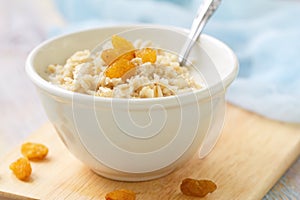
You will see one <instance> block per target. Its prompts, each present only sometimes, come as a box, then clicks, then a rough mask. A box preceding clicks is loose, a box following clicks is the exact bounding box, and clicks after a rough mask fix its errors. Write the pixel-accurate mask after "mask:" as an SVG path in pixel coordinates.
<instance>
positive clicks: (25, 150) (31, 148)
mask: <svg viewBox="0 0 300 200" xmlns="http://www.w3.org/2000/svg"><path fill="white" fill-rule="evenodd" d="M21 153H22V154H23V156H25V157H26V158H28V159H29V160H42V159H44V158H45V157H46V156H47V154H48V148H47V147H46V146H45V145H43V144H38V143H31V142H27V143H24V144H22V147H21Z"/></svg>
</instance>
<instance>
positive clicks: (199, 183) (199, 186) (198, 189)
mask: <svg viewBox="0 0 300 200" xmlns="http://www.w3.org/2000/svg"><path fill="white" fill-rule="evenodd" d="M216 189H217V185H216V184H215V183H214V182H212V181H210V180H196V179H190V178H186V179H184V180H183V181H182V183H181V185H180V190H181V192H182V193H183V194H185V195H188V196H195V197H205V196H206V195H207V194H208V193H212V192H214V191H215V190H216Z"/></svg>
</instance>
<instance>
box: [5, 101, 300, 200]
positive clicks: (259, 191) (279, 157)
mask: <svg viewBox="0 0 300 200" xmlns="http://www.w3.org/2000/svg"><path fill="white" fill-rule="evenodd" d="M26 141H34V142H40V143H43V144H46V145H47V146H48V147H49V149H50V152H49V156H48V158H47V159H46V160H45V161H42V162H32V168H33V173H32V176H31V180H30V181H29V182H22V181H19V180H18V179H16V178H15V177H14V175H12V173H11V172H10V170H9V169H8V166H9V164H10V163H11V162H12V161H14V160H16V159H17V158H18V157H20V155H21V154H20V147H17V148H16V149H15V150H14V151H12V152H11V153H10V154H8V155H7V156H6V157H4V158H3V159H1V162H0V197H1V196H2V197H10V198H14V199H47V200H51V199H70V200H74V199H80V200H81V199H82V200H85V199H104V196H105V194H106V193H107V192H110V191H112V190H115V189H121V188H126V189H130V190H133V191H135V192H136V193H137V200H148V199H149V200H160V199H163V200H165V199H172V200H173V199H174V200H176V199H187V200H188V199H197V198H193V197H187V196H184V195H182V194H181V192H180V189H179V185H180V183H181V180H182V179H184V178H186V177H191V178H197V179H202V178H205V179H211V180H213V181H214V182H216V184H217V185H218V189H217V190H216V191H215V192H214V193H212V194H210V195H208V196H207V197H205V198H203V199H213V200H215V199H221V200H227V199H228V200H229V199H230V200H232V199H237V200H240V199H243V200H247V199H249V200H253V199H261V198H262V197H263V196H264V195H265V194H266V193H267V192H268V191H269V189H270V188H271V187H272V186H273V185H274V184H275V183H276V181H277V180H278V179H279V178H280V177H281V176H282V175H283V173H284V172H285V171H286V170H287V169H288V167H289V166H290V165H291V164H292V162H293V161H294V160H295V159H296V158H297V157H298V156H299V154H300V125H292V124H286V123H279V122H275V121H272V120H268V119H265V118H263V117H260V116H257V115H256V114H253V113H250V112H247V111H244V110H242V109H240V108H237V107H235V106H232V105H228V106H227V114H226V122H225V127H224V129H223V133H222V136H221V137H220V140H219V142H218V143H217V145H216V147H215V149H214V150H213V151H212V153H211V154H210V155H209V156H208V157H206V158H205V159H203V160H199V159H198V158H197V156H195V157H194V158H192V159H191V160H190V161H189V162H188V163H186V164H185V165H184V166H182V167H181V168H180V169H178V170H177V171H175V172H173V173H171V174H170V175H168V176H165V177H163V178H160V179H157V180H153V181H147V182H136V183H128V182H118V181H113V180H108V179H106V178H102V177H100V176H98V175H96V174H95V173H93V172H92V171H91V170H89V169H88V168H87V167H85V166H84V164H82V163H81V162H79V161H78V160H77V159H76V158H75V157H74V156H72V155H71V154H70V153H69V152H68V150H67V149H66V148H65V147H64V145H63V143H62V142H61V141H60V140H59V138H58V136H57V135H56V133H55V130H54V129H53V127H52V126H51V125H50V123H47V124H45V125H44V126H43V127H41V128H40V129H39V130H37V131H36V132H35V133H33V134H32V135H31V136H30V137H29V138H28V139H27V140H26Z"/></svg>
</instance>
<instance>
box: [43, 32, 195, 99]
mask: <svg viewBox="0 0 300 200" xmlns="http://www.w3.org/2000/svg"><path fill="white" fill-rule="evenodd" d="M150 45H151V43H150V42H142V41H139V40H137V41H135V43H134V44H132V43H131V42H129V41H127V40H126V39H124V38H122V37H119V36H116V35H115V36H113V37H112V40H111V43H108V44H106V45H105V47H104V49H103V50H102V51H100V52H98V53H93V54H92V53H91V52H90V51H89V50H83V51H78V52H76V53H74V54H73V55H72V56H71V57H70V58H69V59H67V61H66V63H65V64H63V65H59V64H51V65H49V66H48V68H47V72H48V75H49V76H48V80H49V82H51V83H52V84H54V85H57V86H59V87H62V88H64V89H67V90H70V91H73V92H79V93H83V94H88V95H94V96H101V97H116V98H153V97H164V96H170V95H177V94H181V93H184V92H189V91H193V90H196V89H200V88H201V85H200V84H199V83H197V82H196V81H195V79H194V78H193V77H192V76H191V75H190V74H191V73H190V70H189V67H187V66H183V67H181V66H180V65H179V62H178V57H177V56H176V55H175V54H173V53H170V52H168V51H165V50H162V49H158V48H150V47H149V46H150Z"/></svg>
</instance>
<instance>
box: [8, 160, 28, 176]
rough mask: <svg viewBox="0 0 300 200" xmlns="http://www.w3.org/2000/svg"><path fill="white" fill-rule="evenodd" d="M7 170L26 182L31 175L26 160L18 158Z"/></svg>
mask: <svg viewBox="0 0 300 200" xmlns="http://www.w3.org/2000/svg"><path fill="white" fill-rule="evenodd" d="M9 168H10V169H11V170H12V171H13V173H14V174H15V176H16V177H17V178H18V179H20V180H22V181H26V180H28V179H29V177H30V175H31V171H32V170H31V165H30V162H29V160H28V159H27V158H19V159H18V160H17V161H15V162H13V163H11V164H10V166H9Z"/></svg>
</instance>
